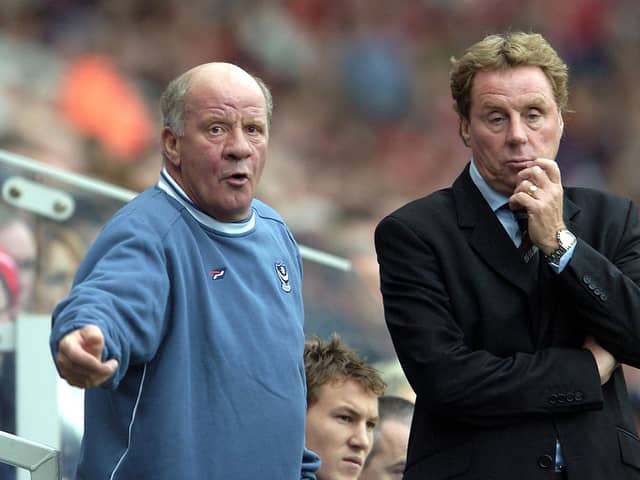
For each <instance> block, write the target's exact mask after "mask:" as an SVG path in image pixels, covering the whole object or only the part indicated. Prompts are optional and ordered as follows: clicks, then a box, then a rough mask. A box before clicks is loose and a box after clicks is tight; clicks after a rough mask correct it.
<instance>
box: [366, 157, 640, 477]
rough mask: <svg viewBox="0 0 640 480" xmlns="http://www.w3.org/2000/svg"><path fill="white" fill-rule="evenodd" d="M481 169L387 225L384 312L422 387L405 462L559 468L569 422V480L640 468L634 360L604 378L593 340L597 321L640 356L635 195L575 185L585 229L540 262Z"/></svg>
mask: <svg viewBox="0 0 640 480" xmlns="http://www.w3.org/2000/svg"><path fill="white" fill-rule="evenodd" d="M468 170H469V169H468V167H467V169H466V170H465V171H464V172H463V173H462V174H461V175H460V177H459V178H458V179H457V180H456V182H455V183H454V185H453V186H452V188H449V189H445V190H441V191H439V192H436V193H434V194H432V195H430V196H427V197H425V198H422V199H419V200H416V201H414V202H411V203H409V204H408V205H405V206H404V207H402V208H400V209H399V210H397V211H396V212H394V213H392V214H391V215H389V216H388V217H386V218H385V219H383V220H382V221H381V222H380V224H379V225H378V227H377V229H376V235H375V241H376V250H377V254H378V262H379V264H380V276H381V290H382V294H383V299H384V309H385V318H386V322H387V326H388V328H389V332H390V334H391V337H392V339H393V343H394V346H395V349H396V352H397V355H398V358H399V360H400V363H401V364H402V366H403V369H404V371H405V373H406V375H407V378H408V379H409V381H410V383H411V385H412V387H413V389H414V391H415V392H416V394H417V398H416V408H415V414H414V419H413V425H412V430H411V438H410V441H409V452H408V458H407V469H406V473H405V477H404V478H405V479H409V480H413V479H420V480H425V479H434V480H435V479H449V478H455V479H476V480H502V479H509V480H513V479H516V480H529V479H543V478H550V477H549V475H551V473H552V471H553V464H554V461H553V455H554V444H555V439H556V438H559V439H560V441H561V444H562V449H563V453H564V459H565V464H566V465H567V472H568V475H569V479H570V480H591V479H593V480H627V479H640V439H639V438H638V434H637V431H636V428H635V425H634V417H633V414H632V410H631V406H630V402H629V399H628V395H627V391H626V386H625V381H624V377H623V374H622V371H621V369H617V370H616V371H615V372H614V374H613V376H612V377H611V379H610V380H609V382H607V383H606V384H605V385H603V386H600V381H599V375H598V371H597V367H596V363H595V361H594V359H593V356H592V355H591V353H590V352H588V351H586V350H584V349H582V348H581V346H582V345H583V342H584V340H585V337H586V335H588V334H591V335H593V336H594V337H595V338H596V339H597V340H598V341H599V342H600V344H601V345H602V346H603V347H604V348H606V349H607V350H608V351H610V352H611V353H613V354H614V355H615V357H616V358H617V359H618V360H619V361H620V362H623V363H627V364H629V365H633V366H635V367H640V287H639V285H640V225H639V223H638V211H637V210H636V208H635V207H634V205H633V204H632V203H631V202H630V201H628V200H624V199H622V198H618V197H615V196H613V195H610V194H606V193H602V192H597V191H595V190H590V189H582V188H565V189H564V218H565V223H566V224H567V226H568V228H569V229H570V230H571V231H572V232H573V233H575V235H576V236H577V238H578V243H577V245H576V248H575V250H574V253H573V257H572V259H571V261H570V262H569V264H568V265H567V267H566V268H565V269H564V271H563V272H562V273H561V274H556V273H554V272H553V271H552V270H551V269H550V267H549V266H548V265H547V263H546V262H545V261H544V260H542V261H541V263H539V265H540V267H539V270H538V267H534V268H531V265H533V264H526V263H525V262H524V260H523V259H522V257H521V256H520V255H519V254H518V253H517V249H516V247H515V246H514V244H513V243H512V241H511V240H510V239H509V236H508V234H507V233H506V232H505V230H504V228H503V227H502V226H501V224H500V222H499V221H498V219H497V218H496V216H495V214H494V213H493V212H492V211H491V208H490V207H489V206H488V204H487V203H486V201H485V200H484V198H483V197H482V195H481V194H480V192H479V190H478V189H477V187H476V186H475V185H474V184H473V182H472V180H471V177H470V176H469V171H468ZM535 265H538V262H536V263H535ZM536 275H537V277H536Z"/></svg>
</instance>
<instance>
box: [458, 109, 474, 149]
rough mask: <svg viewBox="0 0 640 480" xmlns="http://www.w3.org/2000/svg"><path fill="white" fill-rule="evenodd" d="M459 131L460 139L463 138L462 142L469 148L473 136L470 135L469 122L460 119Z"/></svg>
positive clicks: (462, 118)
mask: <svg viewBox="0 0 640 480" xmlns="http://www.w3.org/2000/svg"><path fill="white" fill-rule="evenodd" d="M459 130H460V138H462V142H463V143H464V146H465V147H468V146H469V140H470V139H471V135H470V134H469V121H468V120H467V119H466V118H464V117H462V116H461V117H460V126H459Z"/></svg>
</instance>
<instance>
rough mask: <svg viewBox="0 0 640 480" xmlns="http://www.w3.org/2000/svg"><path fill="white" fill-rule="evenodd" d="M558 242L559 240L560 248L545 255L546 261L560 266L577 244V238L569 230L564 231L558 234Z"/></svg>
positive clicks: (559, 231)
mask: <svg viewBox="0 0 640 480" xmlns="http://www.w3.org/2000/svg"><path fill="white" fill-rule="evenodd" d="M556 240H558V248H556V249H555V250H554V251H553V252H551V253H550V254H549V255H545V256H544V259H545V260H546V261H547V262H549V263H551V264H552V265H556V266H558V265H559V264H560V259H561V258H562V256H563V255H564V254H565V253H567V251H568V250H569V249H570V248H571V247H572V246H573V244H574V243H576V236H575V235H574V234H573V233H571V232H570V231H569V230H567V229H562V230H558V231H557V232H556Z"/></svg>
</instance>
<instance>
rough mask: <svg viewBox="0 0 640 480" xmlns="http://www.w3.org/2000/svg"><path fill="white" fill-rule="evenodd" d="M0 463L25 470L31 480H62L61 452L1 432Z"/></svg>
mask: <svg viewBox="0 0 640 480" xmlns="http://www.w3.org/2000/svg"><path fill="white" fill-rule="evenodd" d="M0 462H2V463H6V464H8V465H12V466H14V467H19V468H23V469H25V470H28V471H29V472H30V473H31V480H60V452H59V451H58V450H56V449H55V448H50V447H47V446H45V445H41V444H39V443H36V442H32V441H30V440H27V439H25V438H21V437H17V436H16V435H11V434H10V433H6V432H2V431H0Z"/></svg>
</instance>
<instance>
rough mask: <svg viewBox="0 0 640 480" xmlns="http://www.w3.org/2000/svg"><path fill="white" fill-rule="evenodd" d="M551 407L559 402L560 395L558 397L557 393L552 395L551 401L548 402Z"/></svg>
mask: <svg viewBox="0 0 640 480" xmlns="http://www.w3.org/2000/svg"><path fill="white" fill-rule="evenodd" d="M547 401H548V402H549V403H550V404H551V405H555V404H556V402H557V401H558V395H556V394H555V393H554V394H552V395H551V396H550V397H549V399H548V400H547Z"/></svg>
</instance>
